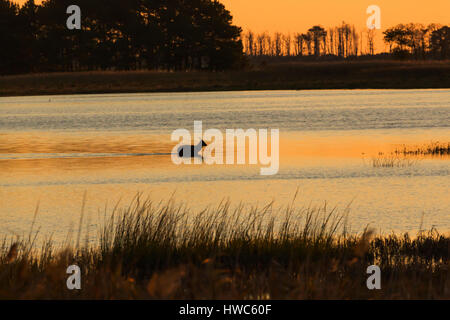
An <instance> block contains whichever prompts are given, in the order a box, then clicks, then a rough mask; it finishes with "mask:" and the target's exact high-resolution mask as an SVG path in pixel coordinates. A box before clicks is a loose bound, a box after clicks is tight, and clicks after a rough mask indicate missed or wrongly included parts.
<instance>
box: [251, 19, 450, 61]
mask: <svg viewBox="0 0 450 320" xmlns="http://www.w3.org/2000/svg"><path fill="white" fill-rule="evenodd" d="M376 32H377V30H375V29H373V30H367V31H364V32H358V31H357V30H356V28H355V26H352V25H349V24H347V23H345V22H343V23H342V24H341V25H339V26H337V27H333V28H329V29H327V30H326V29H324V28H323V27H321V26H313V27H312V28H310V29H308V31H307V32H305V33H295V34H293V35H291V34H289V33H288V34H282V33H279V32H275V33H274V34H272V35H270V34H268V33H266V32H264V33H260V34H255V33H253V32H252V31H247V32H246V33H245V34H244V35H243V44H244V52H245V54H246V55H247V56H250V57H264V56H265V57H281V56H284V57H294V56H296V57H302V56H312V57H319V56H335V57H340V58H348V57H353V56H360V55H374V54H375V37H376ZM383 35H384V41H385V43H387V44H388V45H389V48H390V50H389V55H391V56H393V57H413V58H416V59H427V58H428V59H450V28H449V27H447V26H440V25H437V24H430V25H429V26H427V27H425V26H423V25H421V24H414V23H410V24H407V25H403V24H399V25H397V26H395V27H393V28H389V29H387V30H386V31H385V32H384V33H383ZM363 48H364V49H365V50H364V49H363Z"/></svg>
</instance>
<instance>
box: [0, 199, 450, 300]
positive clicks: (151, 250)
mask: <svg viewBox="0 0 450 320" xmlns="http://www.w3.org/2000/svg"><path fill="white" fill-rule="evenodd" d="M81 220H82V219H81ZM345 221H346V214H345V212H344V213H338V212H337V211H336V210H330V209H328V208H327V207H326V206H323V207H320V208H295V207H292V206H288V207H287V208H285V209H282V210H275V209H274V208H273V207H272V206H271V205H269V206H267V207H264V208H259V209H258V208H253V209H252V208H247V209H246V208H245V207H243V206H238V207H236V208H234V209H232V208H231V207H230V205H229V203H222V204H220V205H219V206H218V207H216V208H211V209H205V210H204V211H201V212H197V213H194V212H189V210H188V209H187V208H184V207H183V206H180V205H176V204H174V203H173V202H168V203H159V204H158V203H152V202H151V201H140V200H139V198H137V199H136V200H135V201H134V202H133V203H132V204H131V205H130V206H129V207H126V208H124V209H121V210H118V209H116V210H114V212H113V213H112V215H111V216H110V218H109V219H107V223H105V225H104V226H103V227H102V228H101V230H99V243H98V245H92V244H91V245H88V244H87V243H86V244H84V245H81V243H83V241H82V239H80V237H79V235H80V234H81V233H79V235H78V236H77V235H76V236H75V237H74V238H75V239H74V242H72V245H71V244H70V243H69V242H68V243H67V244H66V245H65V246H64V247H62V248H60V249H53V248H52V246H51V244H50V243H47V244H45V245H44V246H43V247H42V249H41V250H39V251H33V250H32V247H33V239H34V235H35V232H34V231H30V236H29V237H28V239H23V240H14V241H13V242H9V241H5V242H4V244H3V246H2V251H1V253H0V298H3V299H4V298H22V299H34V298H58V299H78V298H88V299H119V298H120V299H128V298H134V299H180V298H184V299H205V298H206V299H340V298H343V299H387V298H390V299H398V298H404V299H415V298H424V299H449V298H450V269H449V262H450V260H449V256H450V238H449V237H446V236H443V235H440V234H438V233H437V232H436V231H430V232H426V233H420V234H418V235H417V236H415V237H414V238H411V237H410V236H409V235H407V234H404V235H391V236H374V235H373V234H372V232H370V231H369V230H365V231H364V232H361V233H360V234H359V235H349V234H348V233H347V232H346V227H345V225H346V223H345ZM80 226H82V224H81V223H80ZM80 230H81V227H80ZM73 243H78V246H73ZM75 248H78V249H75ZM71 264H76V265H78V266H79V267H80V268H81V272H82V284H81V285H82V288H81V290H74V291H70V290H68V289H67V288H66V279H67V277H68V275H67V274H66V268H67V267H68V266H69V265H71ZM373 264H376V265H378V266H379V267H380V268H381V272H382V273H381V286H382V289H381V290H368V289H367V286H366V280H367V278H368V276H369V275H367V274H366V269H367V267H368V266H370V265H373Z"/></svg>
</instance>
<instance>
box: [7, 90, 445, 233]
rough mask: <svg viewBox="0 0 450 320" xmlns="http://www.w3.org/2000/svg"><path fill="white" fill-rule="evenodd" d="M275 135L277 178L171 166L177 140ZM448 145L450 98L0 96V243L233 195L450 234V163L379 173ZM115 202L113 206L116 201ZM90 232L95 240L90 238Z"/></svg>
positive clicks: (361, 93)
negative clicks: (201, 132)
mask: <svg viewBox="0 0 450 320" xmlns="http://www.w3.org/2000/svg"><path fill="white" fill-rule="evenodd" d="M194 120H201V121H203V128H204V129H208V128H217V129H220V130H225V129H227V128H230V129H237V128H243V129H247V128H254V129H260V128H261V129H265V128H266V129H270V128H278V129H279V130H280V169H279V172H278V174H276V175H273V176H261V175H260V174H259V169H260V165H222V166H219V165H214V166H209V165H206V164H202V165H196V166H194V165H191V166H187V165H181V166H175V165H174V164H173V163H172V161H171V156H170V152H171V150H172V148H173V147H174V146H175V144H176V142H172V141H171V139H170V135H171V133H172V131H173V130H175V129H178V128H186V129H188V130H190V131H192V130H193V123H194ZM431 141H439V142H445V143H447V142H450V90H325V91H260V92H209V93H161V94H115V95H111V94H108V95H67V96H39V97H8V98H0V222H1V223H0V236H2V237H4V236H7V237H10V236H14V235H23V234H28V232H29V229H30V226H31V223H32V220H33V216H34V212H35V208H36V206H37V204H38V203H39V211H38V214H37V222H36V226H35V229H36V228H37V227H40V228H41V229H40V233H41V234H43V235H50V234H52V235H53V239H55V240H56V241H61V240H64V239H65V238H66V236H67V234H68V230H69V229H70V228H71V226H73V225H75V226H76V225H77V223H78V220H79V218H80V211H81V207H82V198H83V194H84V192H85V191H86V194H87V202H86V208H85V216H86V217H87V218H85V219H88V224H89V226H90V228H91V232H94V230H96V229H97V227H98V224H99V223H101V222H100V220H101V217H103V214H104V212H105V207H106V208H107V209H106V210H107V211H108V212H110V211H109V210H110V209H111V208H112V207H114V205H116V204H117V202H118V201H119V200H120V204H123V205H124V206H125V205H126V204H128V203H129V202H130V201H131V199H132V197H133V196H135V195H136V193H137V192H142V193H143V195H145V196H150V197H151V198H152V199H155V200H158V201H159V200H161V199H166V200H167V199H169V198H170V196H171V195H172V194H173V193H175V195H174V197H175V198H176V199H177V200H179V201H180V202H184V203H185V204H187V205H188V206H189V207H191V208H192V210H193V211H195V210H197V209H202V208H204V207H205V206H208V205H212V206H213V205H217V204H218V203H219V202H220V201H221V200H223V199H226V198H229V199H230V200H231V202H232V203H234V204H236V205H237V204H238V203H239V202H240V201H242V202H244V203H247V204H248V205H259V206H263V205H265V204H267V203H268V202H270V201H272V200H274V201H275V206H279V207H282V206H284V205H286V204H287V203H289V202H290V201H292V198H293V197H294V194H295V193H296V190H297V189H298V195H297V198H296V200H295V203H296V204H297V205H298V206H300V207H308V206H321V205H323V204H324V203H325V202H326V203H327V206H328V207H337V210H344V209H345V208H346V207H347V206H348V205H349V204H350V203H351V205H350V209H351V210H350V216H349V223H350V226H351V228H352V230H354V231H356V232H360V231H362V230H363V228H364V227H366V226H367V225H369V226H370V227H373V228H375V229H376V230H377V231H378V232H381V233H390V232H405V231H416V230H418V229H419V227H420V226H421V221H423V225H422V227H423V228H431V227H435V228H437V229H438V230H439V231H442V232H449V231H450V200H449V199H450V197H449V186H450V179H449V177H450V158H449V157H448V156H447V157H420V158H418V159H414V161H413V162H412V163H409V161H408V165H404V166H400V167H397V166H395V167H388V168H380V167H374V166H373V165H372V158H374V157H377V156H378V155H379V153H380V152H383V153H384V154H389V153H390V152H391V151H393V150H394V149H395V148H396V147H399V146H401V145H407V146H419V145H422V144H425V143H429V142H431ZM120 204H119V205H120ZM94 233H95V232H94Z"/></svg>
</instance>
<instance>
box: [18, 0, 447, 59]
mask: <svg viewBox="0 0 450 320" xmlns="http://www.w3.org/2000/svg"><path fill="white" fill-rule="evenodd" d="M18 2H19V3H23V2H24V0H23V1H18ZM36 2H37V3H39V2H41V1H36ZM221 2H222V3H224V4H225V6H226V8H227V9H228V10H230V11H231V13H232V15H233V17H234V20H233V21H234V23H235V24H237V25H239V26H241V27H242V28H243V29H244V30H252V31H254V32H264V31H267V32H269V33H273V32H282V33H287V32H291V33H295V32H305V31H306V30H307V29H309V28H310V27H311V26H313V25H322V26H324V27H326V28H328V27H331V26H337V25H339V24H340V23H341V22H342V21H345V22H347V23H350V24H354V25H355V26H356V27H357V28H358V30H360V31H362V30H365V28H366V20H367V18H368V15H367V14H366V9H367V7H368V6H369V5H373V4H374V5H378V6H379V7H380V8H381V29H382V30H384V29H386V28H388V27H391V26H394V25H396V24H399V23H409V22H416V23H423V24H425V25H426V24H429V23H440V24H450V0H428V1H423V0H221ZM381 46H384V44H383V43H382V41H381V32H379V34H378V41H377V48H376V49H377V50H376V51H379V50H380V49H383V48H381Z"/></svg>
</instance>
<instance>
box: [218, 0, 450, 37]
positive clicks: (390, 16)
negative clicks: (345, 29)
mask: <svg viewBox="0 0 450 320" xmlns="http://www.w3.org/2000/svg"><path fill="white" fill-rule="evenodd" d="M221 2H222V3H224V4H225V6H226V7H227V9H228V10H230V11H231V13H232V15H233V16H234V22H235V23H236V24H238V25H240V26H242V27H243V28H244V29H247V28H250V29H251V30H253V31H255V32H261V31H269V32H275V31H280V32H298V31H302V32H304V31H306V30H307V29H308V28H310V27H311V26H313V25H316V24H320V25H322V26H325V27H329V26H335V25H338V24H340V23H341V22H342V21H343V20H344V21H346V22H347V23H350V24H354V25H356V26H357V27H358V28H363V27H365V25H366V20H367V18H368V15H367V14H366V9H367V7H368V6H369V5H372V4H375V5H378V6H379V7H380V8H381V27H382V29H385V28H387V27H390V26H393V25H395V24H398V23H408V22H418V23H423V24H429V23H431V22H435V23H441V24H449V23H450V0H427V1H424V0H221Z"/></svg>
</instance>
